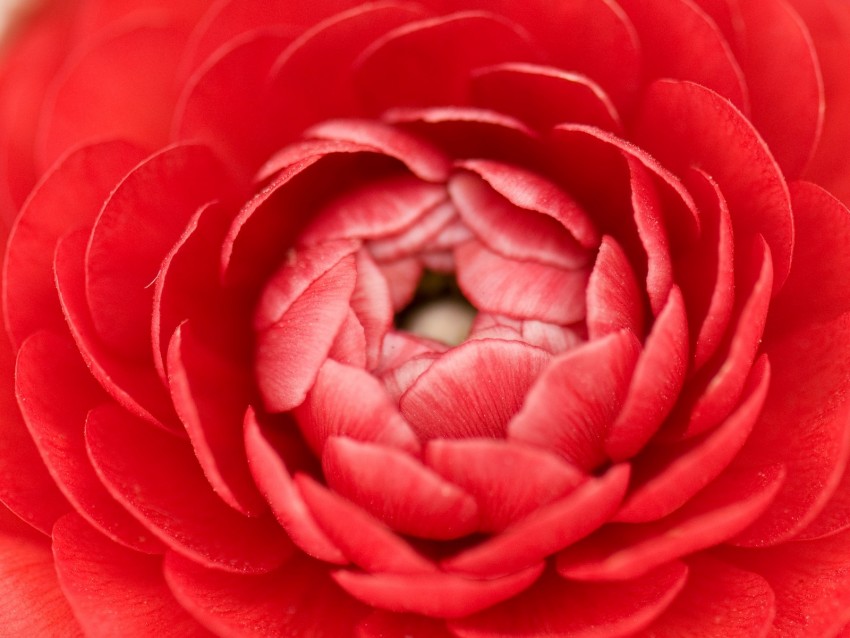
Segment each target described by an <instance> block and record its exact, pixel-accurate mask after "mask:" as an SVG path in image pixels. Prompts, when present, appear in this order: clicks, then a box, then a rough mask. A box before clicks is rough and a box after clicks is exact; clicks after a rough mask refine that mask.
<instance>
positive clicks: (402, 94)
mask: <svg viewBox="0 0 850 638" xmlns="http://www.w3.org/2000/svg"><path fill="white" fill-rule="evenodd" d="M527 38H528V36H527V34H525V33H524V32H523V31H521V30H520V29H518V28H517V27H516V26H515V25H513V24H512V23H510V22H508V21H506V20H504V19H503V18H501V17H499V16H497V15H494V14H490V13H485V12H468V13H456V14H451V15H447V16H441V17H439V18H433V19H426V20H421V21H417V22H411V23H409V24H407V25H404V26H402V27H399V28H398V29H395V30H393V31H390V32H389V33H387V34H386V35H385V36H384V37H382V38H379V39H377V40H376V41H375V42H374V43H373V44H372V45H371V46H370V47H369V48H368V49H366V50H365V51H364V52H363V54H362V55H361V56H360V58H359V59H358V60H357V61H356V62H355V69H356V76H355V82H356V85H357V88H358V89H359V91H360V92H361V95H363V96H364V97H365V99H366V101H367V105H368V108H369V109H370V110H371V111H373V112H375V113H380V112H381V111H384V110H386V109H387V108H390V107H394V106H430V105H436V104H454V105H463V104H467V103H468V102H469V92H468V87H467V78H468V77H469V72H470V71H471V70H472V69H475V68H477V67H481V66H487V65H491V64H498V63H500V62H508V61H529V62H534V61H535V58H536V57H537V55H536V52H535V51H534V49H533V46H532V45H531V44H530V43H529V41H528V39H527ZM423 59H427V60H428V70H427V72H424V71H425V69H424V68H423V66H422V60H423Z"/></svg>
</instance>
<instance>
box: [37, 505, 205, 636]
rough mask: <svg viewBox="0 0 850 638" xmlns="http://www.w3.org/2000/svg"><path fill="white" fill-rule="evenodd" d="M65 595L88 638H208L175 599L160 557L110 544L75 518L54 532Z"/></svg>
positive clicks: (62, 521)
mask: <svg viewBox="0 0 850 638" xmlns="http://www.w3.org/2000/svg"><path fill="white" fill-rule="evenodd" d="M53 555H54V557H55V559H56V571H57V573H58V575H59V582H60V583H61V584H62V591H63V592H64V594H65V596H66V597H67V598H68V602H69V603H70V605H71V607H72V608H73V609H74V613H75V615H76V616H77V618H79V619H80V624H81V625H82V627H83V630H84V631H85V632H86V636H102V637H103V638H108V637H109V636H141V635H145V634H148V635H152V634H158V635H180V636H208V635H209V634H208V633H207V631H206V630H205V629H203V628H202V627H201V626H200V625H198V624H197V623H196V622H195V620H194V619H193V618H192V617H191V616H189V614H187V613H186V611H185V610H184V609H183V608H182V607H181V606H180V605H179V604H178V602H177V601H176V600H175V599H174V597H173V596H172V595H171V592H170V591H169V590H168V587H167V586H166V584H165V579H164V578H163V577H162V560H161V558H160V557H158V556H157V557H152V556H145V555H144V554H139V553H138V552H134V551H132V550H128V549H125V548H123V547H121V546H119V545H116V544H114V543H112V542H110V541H109V540H108V539H107V538H105V537H104V536H101V535H100V534H98V533H97V532H96V531H95V530H94V529H92V528H91V527H89V526H88V524H86V522H85V521H84V520H83V519H82V518H80V517H79V516H76V515H74V514H69V515H68V516H64V517H63V518H61V519H60V520H59V521H58V522H57V523H56V526H55V527H54V528H53Z"/></svg>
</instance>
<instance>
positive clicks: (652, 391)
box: [605, 287, 688, 460]
mask: <svg viewBox="0 0 850 638" xmlns="http://www.w3.org/2000/svg"><path fill="white" fill-rule="evenodd" d="M687 370H688V324H687V318H686V316H685V306H684V301H683V300H682V294H681V292H679V289H678V288H676V287H674V288H673V289H672V290H671V291H670V296H669V298H668V300H667V304H666V305H665V306H664V309H663V310H662V311H661V313H660V314H659V315H658V318H657V319H656V321H655V325H654V326H653V327H652V331H651V332H650V333H649V336H648V337H647V339H646V343H645V344H644V347H643V352H641V354H640V357H639V358H638V360H637V364H636V365H635V371H634V375H632V379H631V383H630V385H629V390H628V393H627V394H626V398H625V400H624V401H623V408H622V410H620V413H619V414H618V415H617V418H616V420H615V421H614V423H613V424H612V425H611V429H610V431H609V432H608V435H607V437H606V438H605V452H606V454H608V455H609V456H610V457H611V458H612V459H614V460H623V459H627V458H630V457H632V456H634V455H636V454H637V453H638V452H639V451H640V449H641V448H642V447H643V446H644V445H645V444H646V443H647V441H649V440H650V438H651V437H652V435H653V434H655V432H656V431H657V430H658V428H659V427H660V426H661V424H662V422H663V421H664V419H665V418H666V417H667V415H668V414H669V412H670V410H672V409H673V406H674V405H675V404H676V401H677V400H678V398H679V390H680V389H681V388H682V383H684V380H685V374H686V373H687Z"/></svg>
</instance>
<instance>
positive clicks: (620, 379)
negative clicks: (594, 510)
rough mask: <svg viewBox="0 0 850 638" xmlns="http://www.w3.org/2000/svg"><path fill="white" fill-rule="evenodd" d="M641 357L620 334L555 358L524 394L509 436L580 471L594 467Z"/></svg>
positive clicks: (633, 344)
mask: <svg viewBox="0 0 850 638" xmlns="http://www.w3.org/2000/svg"><path fill="white" fill-rule="evenodd" d="M639 354H640V343H639V342H638V340H637V339H636V338H635V336H634V335H633V334H632V333H631V332H629V331H622V332H617V333H614V334H611V335H608V336H607V337H603V338H601V339H598V340H597V341H591V342H589V343H586V344H584V345H582V346H579V347H577V348H575V349H573V350H570V351H568V352H566V353H564V354H562V355H559V356H558V357H556V358H555V359H554V360H553V361H552V363H551V364H550V365H549V367H547V368H546V370H544V371H543V373H542V374H541V375H540V378H539V379H538V380H537V381H536V382H535V383H534V385H533V386H532V387H531V389H530V390H529V391H528V395H527V397H526V399H525V403H524V404H523V406H522V410H520V412H519V413H518V414H517V415H516V416H515V417H514V418H513V420H512V421H511V423H510V425H509V426H508V438H509V439H510V440H513V441H521V442H523V443H528V444H530V445H535V446H538V447H541V448H543V449H547V450H552V451H554V452H555V453H557V454H559V455H560V456H562V457H563V458H565V459H567V460H568V461H570V462H571V463H573V464H575V465H576V466H578V467H580V468H581V469H583V470H589V469H591V468H593V467H595V466H596V465H598V464H599V463H601V462H602V461H603V460H604V458H605V453H604V448H603V446H604V442H605V438H606V436H607V434H608V432H609V429H610V427H611V423H612V422H613V421H614V418H615V417H616V415H617V413H618V412H619V411H620V407H621V406H622V405H623V400H624V399H625V397H626V391H627V388H628V386H629V381H630V378H631V376H632V371H633V370H634V367H635V363H636V362H637V360H638V356H639Z"/></svg>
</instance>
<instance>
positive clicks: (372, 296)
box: [351, 250, 393, 370]
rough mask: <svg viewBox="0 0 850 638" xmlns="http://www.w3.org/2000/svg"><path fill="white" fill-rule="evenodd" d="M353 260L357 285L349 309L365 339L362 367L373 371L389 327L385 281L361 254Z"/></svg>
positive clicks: (364, 253) (389, 303)
mask: <svg viewBox="0 0 850 638" xmlns="http://www.w3.org/2000/svg"><path fill="white" fill-rule="evenodd" d="M356 259H357V283H356V285H355V286H354V293H353V294H352V295H351V308H352V310H353V311H354V312H355V313H356V315H357V318H358V319H359V321H360V324H361V325H362V326H363V330H364V336H365V338H366V366H367V367H368V368H369V369H370V370H371V369H374V368H375V367H377V365H378V361H379V360H380V357H381V349H382V347H383V343H384V335H386V334H387V332H388V331H389V330H390V328H392V326H393V304H392V297H391V296H390V290H389V286H388V284H387V280H386V279H384V275H383V273H381V270H380V269H379V268H378V265H377V264H376V263H375V261H374V260H373V259H372V258H371V257H370V256H369V253H368V252H367V251H365V250H360V251H358V252H357V255H356Z"/></svg>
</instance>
